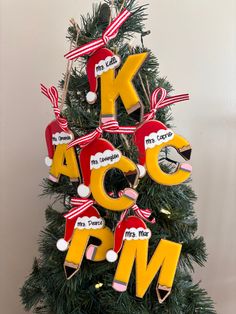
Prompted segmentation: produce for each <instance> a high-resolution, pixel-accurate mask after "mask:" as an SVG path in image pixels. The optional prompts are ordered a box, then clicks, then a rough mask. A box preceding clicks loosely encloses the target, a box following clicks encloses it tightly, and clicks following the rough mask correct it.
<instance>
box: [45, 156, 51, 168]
mask: <svg viewBox="0 0 236 314" xmlns="http://www.w3.org/2000/svg"><path fill="white" fill-rule="evenodd" d="M45 164H46V166H48V167H51V165H52V159H51V158H49V157H48V156H47V157H45Z"/></svg>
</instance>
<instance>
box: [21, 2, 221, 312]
mask: <svg viewBox="0 0 236 314" xmlns="http://www.w3.org/2000/svg"><path fill="white" fill-rule="evenodd" d="M145 9H146V7H145V6H143V5H141V6H139V5H138V4H137V2H136V0H130V1H127V2H126V1H123V0H114V1H110V2H108V3H107V4H103V5H97V6H94V9H93V14H92V15H87V17H82V25H81V27H79V26H78V25H77V24H76V23H75V21H74V20H72V26H71V27H70V28H69V30H68V31H69V38H70V39H71V43H72V45H71V49H70V50H71V51H70V52H68V53H67V54H66V55H65V57H66V58H67V59H69V60H70V61H68V67H67V72H66V75H65V78H64V79H63V80H62V81H61V82H60V87H61V89H62V99H61V106H59V105H58V102H59V98H58V94H57V91H56V89H55V87H51V88H46V87H45V86H44V85H42V92H43V94H45V95H46V96H47V97H48V98H49V100H50V102H51V103H52V104H53V108H54V112H55V116H56V120H54V121H53V128H52V127H51V124H50V126H49V127H48V128H47V131H46V139H47V147H48V149H49V148H50V149H49V150H48V157H49V158H50V160H49V158H47V159H46V161H47V165H48V166H50V167H51V168H50V174H49V178H48V179H45V180H44V183H43V187H44V190H43V192H44V194H47V195H52V196H55V197H56V200H57V202H55V203H54V205H53V207H52V206H49V207H48V209H47V210H46V219H47V226H46V228H45V230H44V231H43V232H42V234H41V238H40V257H39V258H37V259H35V262H34V265H33V270H32V273H31V274H30V276H29V278H28V279H27V280H26V282H25V284H24V286H23V287H22V289H21V297H22V302H23V304H24V305H25V308H26V309H27V310H29V309H33V311H34V312H35V313H53V314H54V313H55V314H56V313H57V314H72V313H76V314H79V313H112V314H113V313H140V314H141V313H215V311H214V308H213V303H212V301H211V300H210V298H209V297H208V296H207V293H206V292H205V291H204V290H203V289H201V288H200V287H199V285H198V284H194V283H193V282H192V279H191V272H192V271H193V269H194V266H193V264H194V263H197V264H199V265H203V263H204V261H205V260H206V251H205V244H204V241H203V238H202V237H198V236H196V235H195V232H196V230H197V221H196V218H195V216H194V210H193V203H194V200H195V194H194V192H193V191H192V189H191V187H190V186H189V184H188V183H189V181H187V182H186V180H188V179H189V177H190V174H191V170H192V168H191V166H190V165H189V163H185V162H184V163H182V162H176V161H174V160H172V159H171V158H170V156H169V155H170V154H169V149H168V147H169V146H171V147H174V148H175V149H176V151H177V152H178V153H179V155H180V156H182V157H183V158H184V159H185V160H186V161H188V160H189V159H190V156H191V146H190V144H189V142H188V141H187V140H185V139H184V138H183V137H181V136H180V135H178V134H175V133H174V131H173V130H172V129H170V122H171V113H170V109H169V107H168V106H169V105H171V104H173V103H177V102H180V101H185V100H188V95H187V94H183V95H178V96H169V93H170V92H171V91H172V87H171V85H170V84H169V83H168V82H167V81H166V80H165V79H162V78H160V77H159V76H158V62H157V59H156V58H155V56H154V55H153V54H152V53H151V51H149V50H148V49H146V48H145V47H144V44H143V37H144V36H145V35H147V34H149V33H150V32H145V31H144V20H145V19H146V13H145ZM134 35H139V36H141V46H135V47H131V46H130V45H129V39H131V38H132V37H133V36H134ZM73 45H74V48H72V46H73ZM64 104H65V105H66V106H65V108H64V110H61V109H62V107H63V105H64ZM48 130H49V131H50V132H49V131H48ZM55 132H56V133H55ZM102 137H103V138H102ZM55 178H56V179H55ZM78 180H79V182H77V181H78ZM59 202H61V203H62V204H63V206H64V212H63V213H61V212H60V211H59V210H58V209H57V206H58V207H59ZM57 204H58V205H57ZM113 233H114V235H113ZM66 250H68V251H67V252H65V251H66ZM119 252H120V253H119ZM118 254H120V256H118ZM106 259H107V260H106ZM135 263H136V265H135V266H136V267H135V268H136V272H134V267H133V266H134V264H135ZM63 265H64V267H63ZM155 281H156V282H157V284H156V283H155Z"/></svg>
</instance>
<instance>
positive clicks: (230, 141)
mask: <svg viewBox="0 0 236 314" xmlns="http://www.w3.org/2000/svg"><path fill="white" fill-rule="evenodd" d="M140 2H141V3H146V2H149V3H150V7H149V13H150V16H149V20H148V21H147V29H151V31H152V33H151V35H150V36H149V37H148V38H146V39H145V43H146V45H147V46H149V47H150V48H151V49H152V50H153V51H154V53H155V54H156V55H157V56H158V57H159V61H160V71H161V74H162V75H163V76H167V77H168V79H169V80H170V81H171V82H172V84H173V85H174V86H175V89H176V93H182V92H189V93H190V94H191V101H190V102H188V103H182V104H179V105H176V107H175V109H174V114H175V125H176V126H177V128H176V130H178V133H180V134H183V135H184V136H185V137H186V138H188V139H189V140H190V142H191V144H192V146H193V148H194V150H193V158H192V164H193V167H194V172H193V187H194V189H195V191H196V193H197V194H198V202H197V205H196V210H197V215H198V217H199V234H202V235H204V237H205V240H206V243H207V247H208V252H209V259H208V264H207V265H206V267H205V268H204V269H197V273H196V275H195V278H196V280H202V286H203V287H205V288H206V289H207V290H208V292H209V294H210V295H211V297H212V298H213V299H214V300H215V302H216V308H217V311H218V313H221V314H234V313H235V306H236V302H235V291H236V272H235V265H236V252H235V244H236V243H235V242H236V241H235V238H236V231H235V229H236V228H235V219H236V212H235V203H236V196H235V195H236V194H235V188H236V183H235V182H236V180H235V175H236V166H235V160H236V158H235V157H236V145H235V135H236V92H235V90H236V88H235V87H236V61H235V57H236V44H235V37H236V22H235V21H236V7H235V6H236V5H235V1H234V0H207V1H206V0H198V1H195V0H155V1H154V0H149V1H148V0H147V1H142V0H140ZM91 4H92V1H82V0H67V1H62V0H50V1H46V0H41V1H30V0H21V1H14V0H1V28H0V31H1V47H0V52H1V58H0V60H1V71H0V75H1V94H0V95H1V153H0V156H1V164H0V165H1V166H0V167H1V202H0V204H1V214H0V215H1V216H0V225H1V226H0V239H1V258H0V263H1V264H0V269H1V271H0V273H1V278H0V289H1V290H0V295H1V308H0V312H1V313H4V314H21V313H24V311H23V309H22V306H21V304H20V301H19V297H18V293H19V288H20V286H21V285H22V284H23V282H24V280H25V277H26V276H27V275H28V274H29V272H30V270H31V265H32V261H33V257H34V256H35V255H37V239H38V234H39V232H40V230H41V229H42V227H43V225H44V223H45V222H44V208H45V206H46V204H47V203H48V202H49V200H48V199H40V198H38V195H39V194H40V191H41V188H40V186H39V185H40V182H41V180H42V178H43V177H45V176H46V175H47V169H46V167H45V166H44V162H43V160H44V156H45V153H46V149H45V142H44V129H45V127H46V125H47V123H48V122H49V121H50V120H51V119H52V111H51V108H50V106H49V105H48V106H47V105H45V99H44V98H43V96H41V94H40V91H39V83H40V82H44V83H45V84H46V85H51V84H57V82H58V80H59V79H60V78H61V76H62V73H63V72H64V71H65V65H66V62H65V60H64V58H63V54H64V53H65V52H66V51H67V50H68V43H66V41H65V35H66V29H67V26H68V20H69V19H70V18H71V17H74V18H75V19H76V20H79V16H80V13H86V12H87V11H88V10H90V9H91ZM186 314H187V313H186Z"/></svg>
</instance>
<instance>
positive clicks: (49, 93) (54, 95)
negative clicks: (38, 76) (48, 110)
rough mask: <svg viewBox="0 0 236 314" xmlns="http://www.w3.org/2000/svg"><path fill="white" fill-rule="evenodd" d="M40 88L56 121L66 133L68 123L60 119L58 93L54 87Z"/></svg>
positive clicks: (42, 86)
mask: <svg viewBox="0 0 236 314" xmlns="http://www.w3.org/2000/svg"><path fill="white" fill-rule="evenodd" d="M40 86H41V93H43V94H44V95H45V96H46V97H47V98H48V99H49V100H50V102H51V103H52V105H53V110H54V114H55V117H56V120H57V122H58V124H59V125H60V127H61V128H62V130H63V131H65V132H66V131H68V129H67V127H68V123H67V120H66V119H65V118H62V117H61V110H60V109H59V108H58V91H57V89H56V87H55V86H51V87H49V88H47V87H45V86H44V85H43V84H40Z"/></svg>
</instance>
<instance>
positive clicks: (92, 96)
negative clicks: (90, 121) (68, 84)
mask: <svg viewBox="0 0 236 314" xmlns="http://www.w3.org/2000/svg"><path fill="white" fill-rule="evenodd" d="M86 100H87V102H88V103H89V104H94V103H95V101H96V100H97V94H96V93H94V92H88V94H87V95H86Z"/></svg>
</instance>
